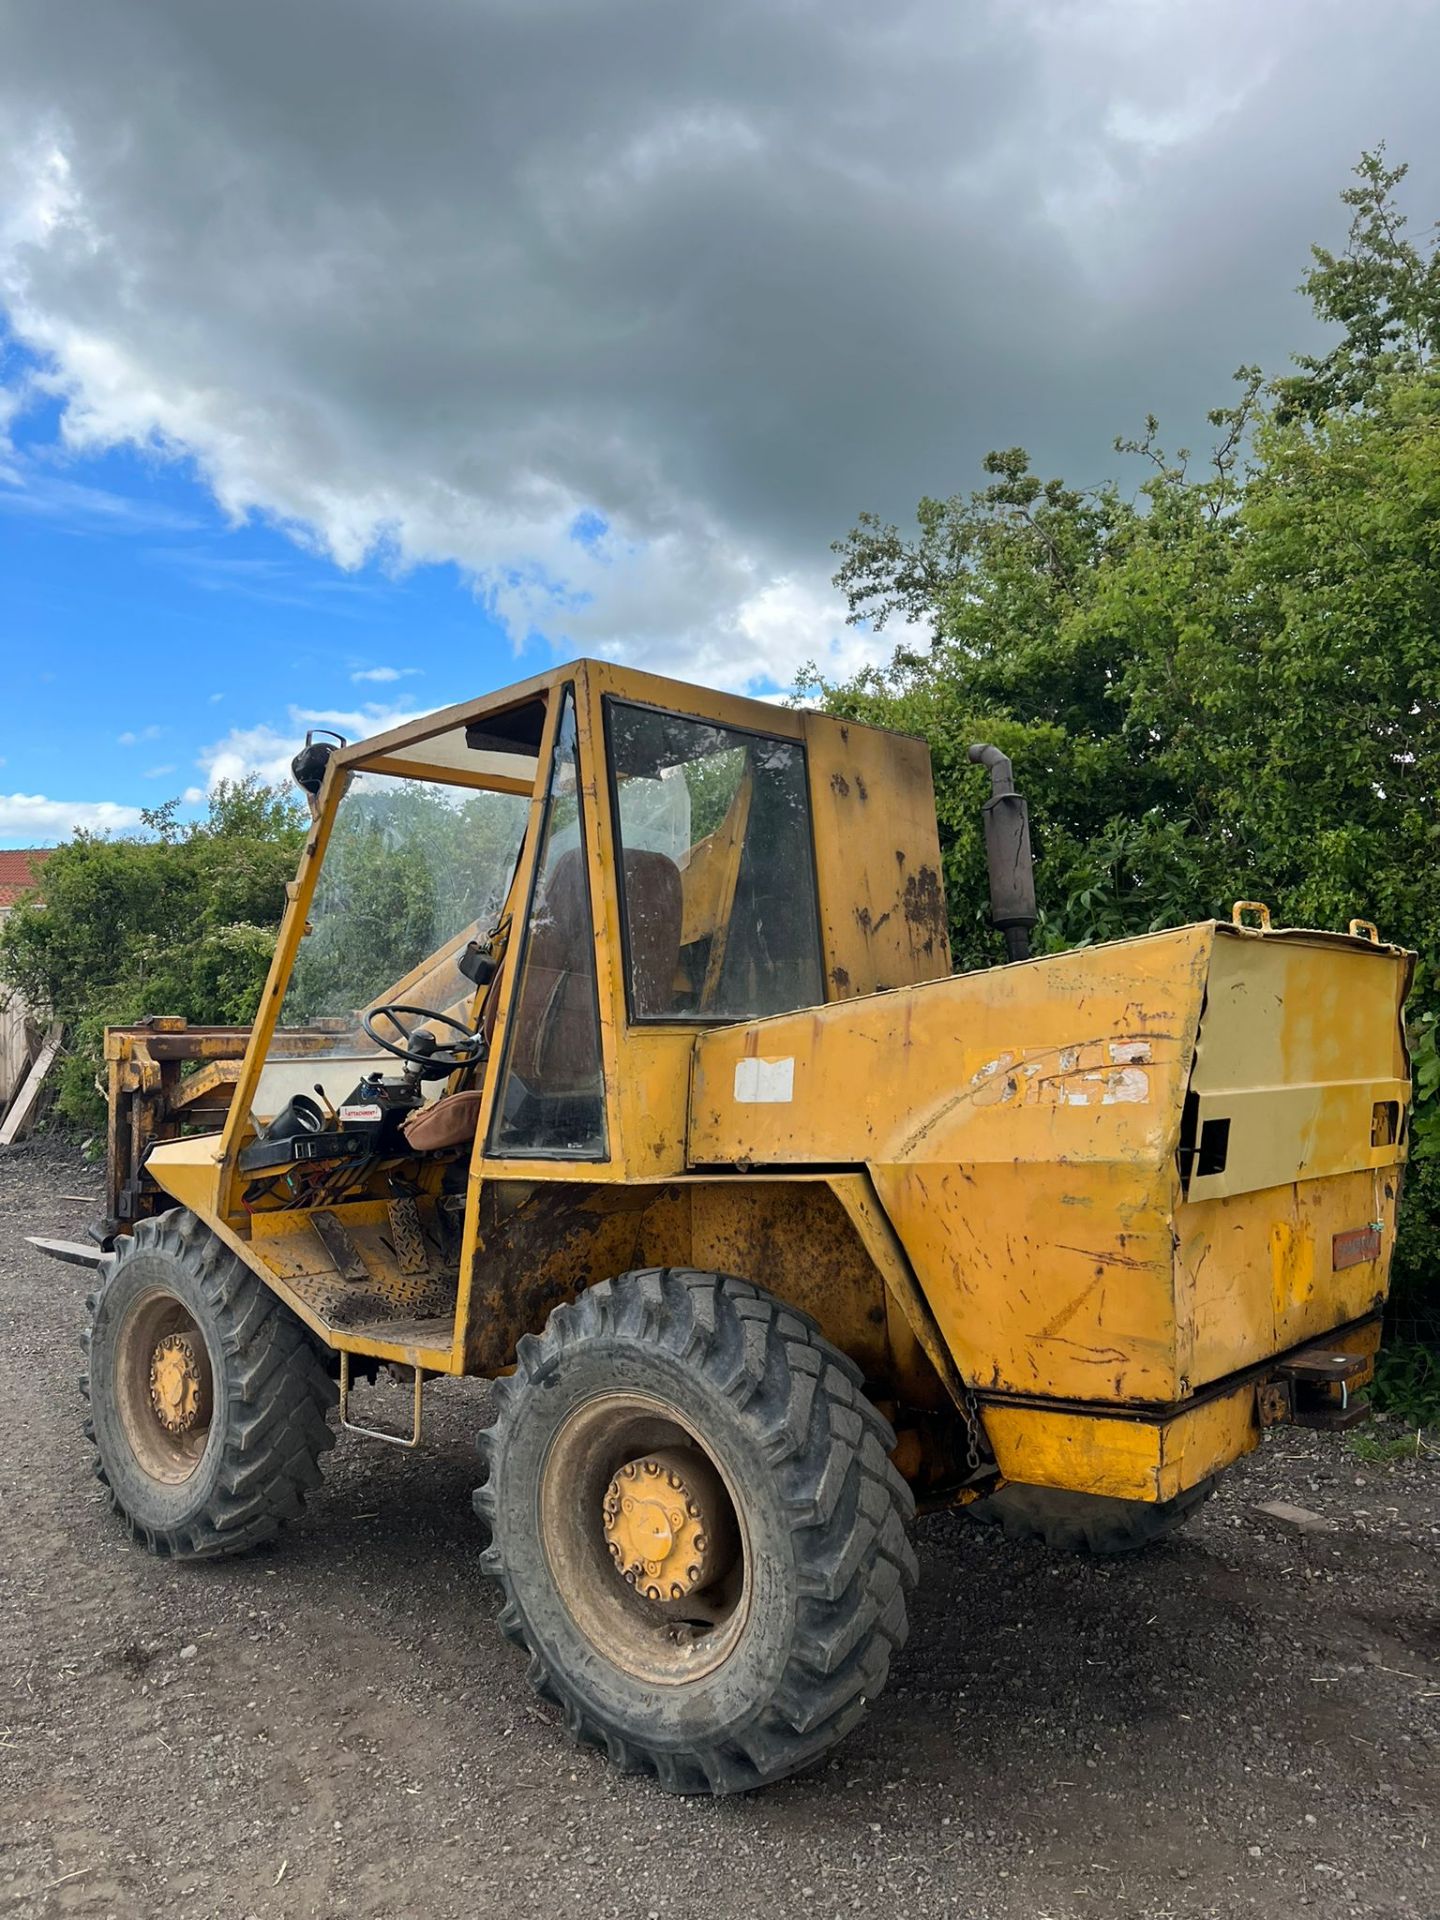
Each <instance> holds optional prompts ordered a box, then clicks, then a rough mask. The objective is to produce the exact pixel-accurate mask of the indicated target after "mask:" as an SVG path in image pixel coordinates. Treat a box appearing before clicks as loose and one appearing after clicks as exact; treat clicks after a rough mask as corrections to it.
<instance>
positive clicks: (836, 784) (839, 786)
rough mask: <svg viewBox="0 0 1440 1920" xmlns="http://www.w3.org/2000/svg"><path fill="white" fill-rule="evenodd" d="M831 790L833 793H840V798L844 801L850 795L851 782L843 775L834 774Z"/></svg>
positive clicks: (831, 780)
mask: <svg viewBox="0 0 1440 1920" xmlns="http://www.w3.org/2000/svg"><path fill="white" fill-rule="evenodd" d="M830 790H831V792H832V793H838V794H839V796H840V798H841V799H842V800H844V799H846V798H847V797H848V795H849V792H850V782H849V781H848V780H847V779H846V778H845V776H844V774H843V773H832V774H831V776H830Z"/></svg>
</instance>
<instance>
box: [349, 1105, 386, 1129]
mask: <svg viewBox="0 0 1440 1920" xmlns="http://www.w3.org/2000/svg"><path fill="white" fill-rule="evenodd" d="M340 1118H341V1120H342V1121H343V1122H344V1123H345V1125H346V1126H350V1125H352V1124H353V1123H354V1122H355V1121H359V1120H383V1119H384V1118H385V1112H384V1109H383V1108H381V1107H378V1106H364V1107H341V1109H340Z"/></svg>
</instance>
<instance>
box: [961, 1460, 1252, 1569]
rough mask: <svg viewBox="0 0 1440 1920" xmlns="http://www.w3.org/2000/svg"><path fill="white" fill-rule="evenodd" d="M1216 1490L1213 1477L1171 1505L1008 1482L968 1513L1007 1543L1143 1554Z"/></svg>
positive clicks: (1060, 1550) (1105, 1553)
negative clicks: (997, 1530)
mask: <svg viewBox="0 0 1440 1920" xmlns="http://www.w3.org/2000/svg"><path fill="white" fill-rule="evenodd" d="M1215 1484H1216V1477H1215V1476H1214V1475H1212V1476H1211V1478H1210V1479H1208V1480H1202V1481H1201V1482H1200V1484H1199V1485H1198V1486H1194V1487H1189V1488H1187V1489H1186V1491H1185V1492H1184V1493H1180V1494H1177V1495H1176V1496H1175V1498H1174V1499H1173V1500H1161V1501H1155V1502H1152V1501H1149V1500H1115V1499H1111V1498H1110V1497H1109V1496H1107V1495H1105V1494H1098V1493H1070V1492H1067V1491H1066V1490H1065V1489H1064V1488H1061V1487H1028V1486H1023V1485H1021V1483H1020V1482H1019V1481H1014V1480H1012V1481H1011V1482H1010V1483H1009V1484H1008V1485H1007V1486H1003V1487H1002V1488H1001V1489H1000V1491H999V1492H998V1493H992V1494H991V1495H990V1497H989V1499H987V1500H978V1501H976V1503H975V1505H974V1507H973V1508H972V1509H971V1511H972V1512H973V1513H974V1515H975V1518H976V1519H977V1520H984V1521H987V1522H988V1523H989V1524H990V1525H992V1526H998V1527H1001V1528H1003V1530H1004V1533H1005V1537H1006V1539H1007V1540H1038V1541H1039V1542H1040V1544H1041V1545H1042V1546H1046V1547H1049V1548H1051V1549H1052V1550H1053V1551H1054V1552H1056V1553H1092V1554H1097V1555H1101V1556H1108V1555H1113V1554H1120V1553H1141V1552H1143V1551H1144V1549H1145V1548H1146V1547H1153V1546H1155V1545H1157V1544H1158V1543H1159V1542H1160V1541H1161V1540H1168V1539H1169V1537H1170V1535H1171V1534H1172V1533H1174V1532H1175V1530H1176V1528H1177V1527H1180V1526H1182V1525H1183V1524H1184V1522H1185V1521H1186V1520H1187V1519H1189V1517H1190V1515H1191V1514H1192V1513H1194V1511H1195V1509H1196V1508H1197V1507H1200V1506H1203V1505H1204V1503H1205V1501H1207V1500H1208V1499H1209V1498H1210V1495H1211V1494H1212V1493H1213V1492H1214V1491H1215Z"/></svg>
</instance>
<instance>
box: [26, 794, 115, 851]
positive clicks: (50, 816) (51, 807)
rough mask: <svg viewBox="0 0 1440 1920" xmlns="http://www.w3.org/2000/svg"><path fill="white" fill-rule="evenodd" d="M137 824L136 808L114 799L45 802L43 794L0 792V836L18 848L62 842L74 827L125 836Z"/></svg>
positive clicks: (92, 831)
mask: <svg viewBox="0 0 1440 1920" xmlns="http://www.w3.org/2000/svg"><path fill="white" fill-rule="evenodd" d="M139 825H140V809H139V807H124V806H121V805H120V804H119V803H118V801H115V800H47V799H46V797H45V795H44V794H43V793H0V837H3V838H5V839H7V840H12V841H14V842H15V843H16V844H18V845H25V846H28V845H31V844H32V843H44V842H47V841H51V840H64V839H66V838H68V836H69V835H70V834H71V833H73V832H74V830H75V828H76V827H84V828H85V829H86V830H87V831H88V832H91V833H125V832H128V831H129V830H130V829H131V828H133V827H138V826H139Z"/></svg>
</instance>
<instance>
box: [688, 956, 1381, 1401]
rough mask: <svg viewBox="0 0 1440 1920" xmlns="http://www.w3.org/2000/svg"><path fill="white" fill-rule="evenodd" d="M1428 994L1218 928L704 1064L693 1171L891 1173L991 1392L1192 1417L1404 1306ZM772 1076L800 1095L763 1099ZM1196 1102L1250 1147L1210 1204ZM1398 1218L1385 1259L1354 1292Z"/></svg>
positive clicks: (1201, 1115) (1021, 975) (941, 1312)
mask: <svg viewBox="0 0 1440 1920" xmlns="http://www.w3.org/2000/svg"><path fill="white" fill-rule="evenodd" d="M1407 978H1408V962H1407V961H1406V960H1405V957H1404V956H1403V955H1400V954H1397V953H1395V952H1394V951H1393V950H1387V951H1385V952H1378V951H1376V950H1375V949H1374V948H1372V947H1369V946H1362V945H1360V943H1358V942H1353V941H1348V940H1345V939H1340V940H1334V939H1331V938H1329V937H1327V936H1325V935H1323V934H1320V935H1315V936H1311V937H1309V938H1308V939H1307V938H1306V937H1304V936H1299V935H1295V936H1292V935H1289V934H1280V935H1273V936H1267V937H1265V938H1262V937H1260V936H1259V935H1242V934H1238V933H1235V932H1234V931H1232V930H1231V929H1230V928H1227V927H1217V926H1215V925H1214V924H1205V925H1201V926H1195V927H1187V928H1183V929H1181V930H1179V931H1178V932H1174V933H1166V934H1159V935H1154V936H1152V937H1151V938H1149V939H1145V940H1136V941H1127V942H1123V943H1117V944H1115V945H1113V946H1109V947H1098V948H1093V949H1086V950H1082V951H1079V952H1075V953H1069V954H1062V955H1058V956H1056V957H1054V958H1048V959H1045V960H1040V961H1035V962H1031V963H1029V964H1028V965H1024V966H1018V967H1010V968H1006V969H1004V970H1003V971H1000V972H988V973H981V974H969V975H964V976H961V977H958V978H954V979H950V980H945V981H937V982H934V983H931V984H922V985H917V986H914V987H910V988H906V989H904V990H903V991H901V992H897V993H893V994H888V995H882V996H877V997H875V998H873V999H869V1000H859V1001H854V1002H851V1003H850V1004H848V1005H832V1006H827V1007H824V1008H819V1009H815V1010H813V1011H811V1012H808V1013H804V1014H795V1015H788V1016H785V1017H783V1018H780V1019H775V1020H769V1021H763V1022H757V1023H753V1024H751V1025H749V1026H747V1027H743V1028H730V1029H726V1030H724V1031H721V1032H717V1033H713V1034H709V1035H707V1036H705V1038H704V1039H702V1040H701V1041H700V1042H699V1044H698V1046H697V1049H696V1063H695V1072H694V1076H693V1082H692V1090H691V1127H690V1138H691V1159H692V1164H693V1165H695V1166H697V1167H698V1166H704V1165H709V1164H730V1165H734V1164H739V1165H740V1166H742V1167H748V1166H753V1167H757V1168H758V1167H763V1166H769V1165H777V1164H790V1163H793V1162H797V1161H798V1162H800V1163H802V1164H803V1163H804V1162H806V1161H812V1162H819V1163H821V1164H825V1163H831V1164H833V1163H837V1162H842V1163H843V1162H845V1161H847V1160H851V1159H853V1158H854V1157H855V1156H856V1155H857V1154H863V1156H864V1159H865V1161H866V1164H867V1166H868V1168H869V1171H870V1175H871V1178H872V1180H873V1182H874V1185H875V1190H876V1193H877V1194H878V1196H879V1198H880V1200H881V1202H882V1204H883V1206H884V1208H885V1210H886V1213H887V1214H888V1216H889V1219H890V1222H891V1224H892V1226H893V1228H894V1230H895V1232H896V1233H897V1235H898V1236H899V1238H900V1241H901V1242H902V1244H903V1246H904V1249H905V1252H906V1254H907V1255H908V1257H909V1259H910V1261H911V1263H912V1265H913V1267H914V1270H915V1273H916V1275H917V1277H918V1279H919V1282H920V1285H921V1287H922V1289H923V1291H924V1293H925V1296H926V1298H927V1300H928V1302H929V1305H930V1307H931V1310H932V1311H933V1313H934V1316H935V1319H936V1321H937V1322H938V1325H939V1327H940V1329H941V1332H942V1333H943V1335H944V1338H945V1340H946V1342H947V1345H948V1347H949V1349H950V1351H951V1352H952V1353H953V1355H954V1357H955V1359H956V1361H957V1362H958V1364H959V1366H960V1368H961V1370H962V1372H963V1373H964V1375H965V1377H966V1379H967V1380H969V1381H971V1382H972V1383H974V1384H976V1385H978V1386H980V1387H981V1388H984V1389H986V1390H989V1391H994V1392H1000V1393H1023V1394H1034V1395H1041V1396H1044V1397H1047V1398H1054V1399H1071V1400H1082V1401H1088V1402H1096V1403H1112V1404H1113V1403H1117V1402H1142V1403H1143V1402H1152V1403H1166V1402H1171V1401H1177V1400H1181V1399H1183V1398H1185V1396H1186V1395H1188V1394H1190V1393H1192V1392H1193V1391H1194V1390H1195V1389H1196V1388H1199V1387H1201V1386H1204V1385H1207V1384H1209V1383H1210V1382H1213V1381H1218V1380H1222V1379H1224V1378H1225V1377H1226V1376H1227V1375H1228V1374H1231V1373H1234V1372H1236V1371H1238V1370H1239V1369H1241V1368H1242V1367H1245V1366H1249V1365H1251V1364H1253V1363H1254V1362H1255V1361H1257V1360H1261V1359H1264V1358H1265V1357H1267V1356H1269V1355H1271V1354H1274V1353H1278V1352H1283V1351H1285V1350H1286V1349H1287V1348H1288V1347H1291V1346H1294V1345H1297V1344H1298V1343H1300V1342H1301V1341H1303V1340H1305V1339H1308V1338H1311V1337H1314V1336H1318V1335H1320V1334H1323V1333H1325V1332H1327V1331H1328V1330H1329V1329H1331V1328H1334V1327H1336V1326H1337V1325H1339V1324H1341V1323H1343V1322H1345V1321H1347V1320H1349V1319H1352V1318H1355V1317H1357V1316H1358V1315H1360V1314H1362V1313H1366V1312H1368V1311H1370V1310H1371V1309H1372V1307H1373V1306H1374V1305H1375V1304H1376V1302H1377V1301H1378V1300H1379V1299H1381V1298H1383V1292H1384V1275H1385V1272H1386V1270H1387V1269H1388V1262H1389V1250H1390V1245H1391V1238H1392V1235H1393V1226H1394V1215H1395V1195H1396V1186H1397V1184H1398V1183H1397V1180H1396V1172H1397V1169H1398V1164H1399V1162H1400V1161H1401V1160H1402V1159H1403V1157H1404V1149H1403V1146H1400V1145H1397V1144H1396V1143H1395V1142H1394V1141H1393V1140H1392V1141H1385V1140H1383V1139H1382V1140H1378V1141H1376V1142H1374V1143H1372V1122H1373V1117H1374V1112H1375V1108H1376V1105H1377V1103H1384V1102H1387V1101H1395V1102H1398V1103H1403V1102H1404V1100H1405V1099H1406V1098H1407V1096H1408V1084H1407V1081H1406V1077H1405V1076H1406V1071H1407V1065H1406V1060H1405V1055H1404V1048H1403V1041H1402V1039H1401V1031H1400V1004H1401V999H1402V997H1403V993H1404V989H1405V985H1406V981H1407ZM1317 1009H1319V1012H1318V1013H1317ZM1202 1012H1203V1022H1202ZM747 1060H758V1061H762V1062H769V1063H771V1066H770V1072H771V1075H772V1078H773V1079H775V1081H776V1084H782V1080H781V1077H780V1076H781V1070H782V1068H783V1085H784V1086H785V1087H786V1088H787V1089H788V1091H789V1097H788V1098H787V1099H784V1100H774V1101H761V1102H758V1103H757V1102H755V1101H753V1100H750V1099H747V1098H743V1097H740V1096H739V1095H738V1094H737V1086H738V1087H740V1088H742V1089H743V1088H744V1087H745V1085H747V1084H748V1083H747V1082H746V1080H745V1078H744V1076H743V1075H742V1077H741V1079H740V1080H739V1081H737V1077H736V1074H737V1068H739V1067H740V1066H741V1063H742V1062H744V1061H747ZM1192 1069H1193V1078H1192ZM1192 1087H1193V1089H1194V1091H1195V1093H1196V1095H1197V1096H1198V1102H1197V1104H1198V1117H1197V1121H1196V1125H1195V1130H1194V1135H1193V1138H1192V1139H1191V1141H1190V1145H1191V1146H1193V1145H1194V1144H1195V1143H1196V1142H1197V1141H1198V1139H1199V1137H1200V1127H1201V1126H1203V1124H1204V1122H1205V1121H1206V1120H1207V1119H1220V1120H1224V1121H1227V1122H1228V1125H1229V1136H1228V1153H1227V1156H1226V1158H1225V1164H1224V1167H1223V1170H1222V1171H1219V1172H1217V1173H1209V1174H1202V1173H1200V1172H1199V1171H1198V1170H1197V1171H1192V1172H1191V1177H1190V1180H1189V1187H1188V1193H1187V1191H1186V1188H1185V1186H1184V1184H1183V1182H1182V1175H1181V1168H1180V1162H1179V1153H1180V1148H1181V1144H1182V1142H1181V1127H1182V1117H1183V1113H1184V1105H1185V1097H1186V1092H1187V1088H1192ZM1197 1165H1198V1163H1197ZM1372 1220H1379V1221H1380V1222H1381V1223H1382V1229H1383V1233H1382V1240H1383V1251H1382V1257H1381V1259H1380V1260H1379V1261H1378V1262H1374V1263H1371V1264H1370V1265H1369V1266H1368V1267H1357V1268H1345V1269H1342V1270H1340V1271H1338V1272H1337V1271H1334V1270H1332V1267H1331V1259H1330V1250H1331V1244H1332V1240H1333V1237H1334V1235H1335V1234H1337V1233H1343V1232H1346V1231H1348V1230H1350V1229H1353V1228H1357V1227H1365V1226H1366V1225H1368V1224H1369V1223H1370V1222H1371V1221H1372Z"/></svg>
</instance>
